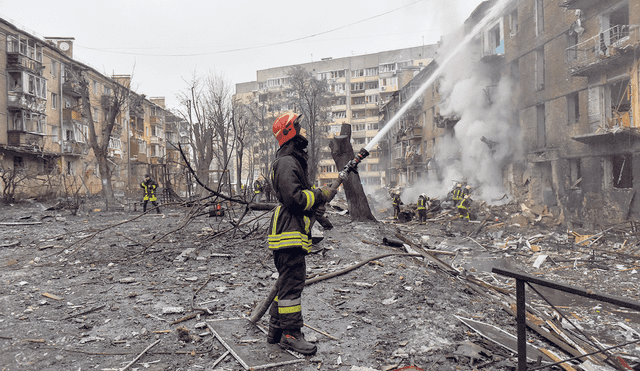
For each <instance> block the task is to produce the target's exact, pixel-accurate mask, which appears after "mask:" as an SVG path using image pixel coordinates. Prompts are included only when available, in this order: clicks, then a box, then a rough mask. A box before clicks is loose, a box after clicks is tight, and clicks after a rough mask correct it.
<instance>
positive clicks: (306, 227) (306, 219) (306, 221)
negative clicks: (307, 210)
mask: <svg viewBox="0 0 640 371" xmlns="http://www.w3.org/2000/svg"><path fill="white" fill-rule="evenodd" d="M302 220H304V230H305V232H307V234H308V233H309V229H310V228H311V218H309V217H308V216H304V217H303V218H302Z"/></svg>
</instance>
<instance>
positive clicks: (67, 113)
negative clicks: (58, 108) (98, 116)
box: [62, 108, 82, 122]
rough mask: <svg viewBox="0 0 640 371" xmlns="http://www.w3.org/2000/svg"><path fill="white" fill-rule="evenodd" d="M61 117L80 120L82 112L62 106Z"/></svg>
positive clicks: (65, 119) (67, 119) (66, 119)
mask: <svg viewBox="0 0 640 371" xmlns="http://www.w3.org/2000/svg"><path fill="white" fill-rule="evenodd" d="M62 119H63V120H64V121H77V122H82V113H80V112H78V111H76V110H74V109H72V108H64V109H63V110H62Z"/></svg>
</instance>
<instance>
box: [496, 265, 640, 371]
mask: <svg viewBox="0 0 640 371" xmlns="http://www.w3.org/2000/svg"><path fill="white" fill-rule="evenodd" d="M491 271H492V272H493V273H497V274H500V275H502V276H505V277H510V278H514V279H515V280H516V322H517V338H518V371H527V332H526V331H527V323H526V304H525V303H526V297H525V284H527V285H528V286H529V287H530V288H531V289H532V290H533V291H535V292H536V294H538V295H539V296H540V297H541V298H543V299H544V300H545V301H546V302H547V303H549V305H551V306H552V307H553V308H554V309H555V310H556V312H558V314H559V315H560V316H562V318H564V319H565V320H567V322H569V323H570V324H572V325H573V323H572V322H571V321H570V320H569V319H568V318H567V317H566V316H564V315H563V314H562V312H560V311H559V310H558V308H556V307H555V306H554V305H553V304H551V303H550V302H549V300H547V299H546V298H545V297H544V296H543V295H542V294H541V293H540V292H539V291H538V290H536V288H535V287H533V286H531V284H532V283H533V284H536V285H539V286H543V287H549V288H552V289H555V290H559V291H563V292H567V293H570V294H574V295H579V296H582V297H585V298H589V299H593V300H598V301H602V302H605V303H609V304H614V305H618V306H621V307H625V308H629V309H634V310H637V311H640V303H639V302H637V301H631V300H627V299H626V298H621V297H617V296H613V295H606V294H596V293H594V292H593V291H592V290H586V289H580V288H577V287H573V286H568V285H564V284H561V283H557V282H553V281H548V280H544V279H541V278H538V277H535V276H532V275H529V274H526V273H522V272H517V271H513V270H509V269H503V268H493V269H492V270H491ZM574 327H575V328H577V327H576V326H574ZM639 341H640V340H638V341H636V342H639ZM631 343H634V342H631ZM625 345H628V344H627V343H625V344H619V345H617V346H615V347H611V348H607V349H603V348H602V347H600V346H596V348H597V349H598V351H597V352H594V353H603V352H606V351H607V350H610V349H613V348H617V347H621V346H625ZM589 355H591V354H583V355H581V356H578V357H574V358H571V359H566V360H564V361H560V362H557V363H558V364H561V363H564V362H567V361H570V360H573V359H577V358H587V357H588V356H589ZM550 366H552V365H544V366H542V367H536V368H534V369H541V368H547V367H550ZM529 370H531V369H529Z"/></svg>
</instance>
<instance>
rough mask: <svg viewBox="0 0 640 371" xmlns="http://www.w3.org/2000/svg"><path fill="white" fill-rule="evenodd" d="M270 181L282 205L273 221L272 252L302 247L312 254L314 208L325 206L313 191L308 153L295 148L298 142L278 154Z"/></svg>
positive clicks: (286, 146)
mask: <svg viewBox="0 0 640 371" xmlns="http://www.w3.org/2000/svg"><path fill="white" fill-rule="evenodd" d="M271 180H272V184H273V188H274V190H275V193H276V197H277V198H278V201H279V202H280V205H279V206H278V207H277V208H276V210H275V212H274V213H273V216H272V217H271V227H270V229H269V248H270V249H274V250H277V249H286V248H292V247H293V248H295V247H301V248H302V249H304V250H305V251H306V252H307V253H309V252H310V251H311V226H312V225H313V222H314V221H315V217H314V212H315V208H314V207H315V206H318V205H320V204H322V202H323V196H322V193H321V191H320V190H319V189H313V190H312V189H311V182H309V178H308V177H307V159H306V153H304V152H303V151H302V150H300V149H298V148H296V141H294V140H290V141H289V142H287V143H285V144H284V145H283V146H282V147H280V149H279V150H278V153H277V154H276V160H275V161H274V162H273V165H272V171H271Z"/></svg>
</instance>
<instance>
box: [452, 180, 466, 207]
mask: <svg viewBox="0 0 640 371" xmlns="http://www.w3.org/2000/svg"><path fill="white" fill-rule="evenodd" d="M463 198H464V194H463V193H462V184H460V183H458V184H456V188H455V189H454V190H453V197H452V199H453V206H454V207H457V206H458V205H459V204H460V201H462V199H463Z"/></svg>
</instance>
